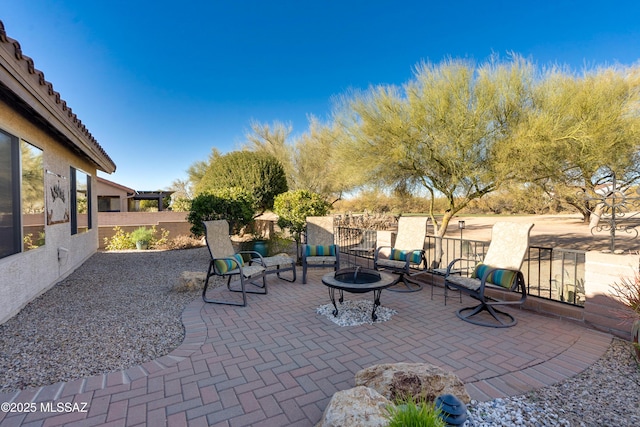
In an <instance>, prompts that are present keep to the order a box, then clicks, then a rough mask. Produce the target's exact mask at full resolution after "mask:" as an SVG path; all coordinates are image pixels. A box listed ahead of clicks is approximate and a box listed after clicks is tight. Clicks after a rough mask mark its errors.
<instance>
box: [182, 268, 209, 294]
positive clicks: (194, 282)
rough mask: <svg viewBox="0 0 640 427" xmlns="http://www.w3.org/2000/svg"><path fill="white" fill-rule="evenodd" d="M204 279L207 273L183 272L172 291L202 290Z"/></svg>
mask: <svg viewBox="0 0 640 427" xmlns="http://www.w3.org/2000/svg"><path fill="white" fill-rule="evenodd" d="M206 278H207V273H205V272H202V271H183V272H182V274H181V275H180V279H178V283H177V284H176V286H175V288H174V290H175V291H177V292H187V291H199V290H202V289H203V288H204V281H205V280H206Z"/></svg>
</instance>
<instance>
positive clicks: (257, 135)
mask: <svg viewBox="0 0 640 427" xmlns="http://www.w3.org/2000/svg"><path fill="white" fill-rule="evenodd" d="M250 126H251V132H249V133H247V135H246V138H247V141H248V143H247V146H246V148H247V149H248V150H250V151H255V152H258V153H267V154H270V155H272V156H273V157H275V158H276V159H277V160H278V161H279V162H280V164H281V165H282V167H283V168H284V171H285V174H286V176H287V186H288V187H289V188H294V187H295V181H296V178H295V175H296V174H295V169H294V166H293V157H294V147H293V146H292V145H290V144H289V143H288V142H287V140H288V139H289V136H290V135H291V132H292V131H293V127H292V126H291V123H282V122H278V121H276V122H274V123H273V124H272V125H268V124H265V123H258V122H256V121H252V122H251V124H250Z"/></svg>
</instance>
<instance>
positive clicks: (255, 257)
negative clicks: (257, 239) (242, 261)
mask: <svg viewBox="0 0 640 427" xmlns="http://www.w3.org/2000/svg"><path fill="white" fill-rule="evenodd" d="M237 253H239V254H250V255H251V256H250V257H249V261H247V262H249V263H251V262H258V263H260V264H262V265H264V258H263V257H262V254H261V253H260V252H257V251H238V252H237ZM243 258H244V257H243Z"/></svg>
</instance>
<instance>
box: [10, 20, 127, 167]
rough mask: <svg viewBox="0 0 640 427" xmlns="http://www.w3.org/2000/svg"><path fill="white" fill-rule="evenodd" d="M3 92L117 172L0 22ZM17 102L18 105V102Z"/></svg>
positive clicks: (80, 150) (82, 151)
mask: <svg viewBox="0 0 640 427" xmlns="http://www.w3.org/2000/svg"><path fill="white" fill-rule="evenodd" d="M0 95H4V96H5V97H8V98H9V99H10V100H11V101H13V102H12V105H16V106H17V107H20V109H21V110H22V111H23V112H25V113H26V114H28V115H29V116H30V117H32V118H34V119H36V120H37V121H38V122H40V123H41V124H43V125H44V126H45V127H46V128H47V129H48V130H49V131H50V132H52V133H53V134H55V135H56V136H57V137H58V138H60V139H62V140H63V141H65V142H67V145H69V146H70V148H72V149H74V150H75V151H77V152H78V153H79V154H81V155H83V156H84V157H86V158H88V159H89V160H90V161H92V162H93V163H94V164H95V165H96V166H97V168H98V169H99V170H102V171H103V172H107V173H113V172H115V170H116V165H115V163H114V162H113V160H112V159H111V158H110V157H109V155H108V154H107V153H106V151H105V150H104V149H103V148H102V147H101V146H100V144H99V143H98V141H96V139H95V138H94V137H93V135H91V132H89V130H88V129H87V127H86V126H85V125H84V124H83V123H82V121H80V119H78V116H77V115H76V114H75V113H73V111H72V110H71V108H70V107H68V106H67V103H66V101H64V100H63V99H61V98H60V93H58V92H56V91H55V90H54V89H53V85H52V84H51V83H50V82H48V81H47V80H45V77H44V73H43V72H42V71H40V70H38V69H36V68H35V66H34V63H33V59H31V58H30V57H28V56H26V55H24V54H23V53H22V48H21V47H20V43H18V41H16V40H14V39H12V38H10V37H8V36H7V33H6V31H5V27H4V23H3V22H2V21H0ZM14 103H15V104H14Z"/></svg>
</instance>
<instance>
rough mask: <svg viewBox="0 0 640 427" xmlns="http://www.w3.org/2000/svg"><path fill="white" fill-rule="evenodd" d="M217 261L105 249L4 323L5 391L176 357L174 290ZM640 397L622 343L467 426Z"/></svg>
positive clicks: (619, 409) (581, 410)
mask: <svg viewBox="0 0 640 427" xmlns="http://www.w3.org/2000/svg"><path fill="white" fill-rule="evenodd" d="M208 261H209V254H208V251H207V249H206V247H202V248H196V249H188V250H177V251H140V252H137V251H136V252H99V253H96V254H95V255H93V256H92V257H91V258H90V259H89V260H88V261H87V262H85V263H84V264H83V265H82V267H80V268H79V269H77V270H76V271H75V272H74V273H72V274H71V275H70V276H69V277H67V278H66V279H64V280H62V281H61V282H60V283H58V284H57V285H56V286H54V287H53V288H52V289H50V290H49V291H47V292H46V293H45V294H43V295H42V296H40V297H39V298H37V299H35V300H34V301H32V302H31V303H29V304H28V305H27V306H26V307H25V308H24V309H23V310H22V311H21V312H20V313H19V314H18V315H16V316H15V317H13V318H12V319H10V320H9V321H7V322H6V323H4V324H2V325H0V392H3V393H4V392H11V391H15V390H20V389H25V388H31V387H39V386H43V385H48V384H53V383H56V382H59V381H69V380H72V379H76V378H80V377H86V376H91V375H95V374H99V373H105V372H112V371H118V370H122V369H125V368H128V367H131V366H135V365H137V364H140V363H143V362H146V361H149V360H152V359H155V358H158V357H160V356H162V355H165V354H167V353H169V352H170V351H171V350H173V349H174V348H176V347H177V346H178V345H179V344H180V343H181V342H182V340H183V337H184V330H183V327H182V323H181V321H180V316H181V313H182V311H183V309H184V307H185V305H186V304H188V303H189V302H191V301H193V300H194V299H195V298H199V296H200V292H199V291H190V292H176V291H174V290H173V288H174V286H175V285H176V283H177V282H178V278H179V277H180V274H181V273H182V272H183V271H204V270H205V269H206V266H207V264H208ZM330 308H332V307H330ZM362 312H363V313H364V314H363V316H366V315H368V316H370V311H369V310H368V309H367V310H362ZM365 320H370V319H365ZM639 403H640V370H639V367H638V363H637V361H636V360H635V358H634V356H633V355H632V350H631V344H630V343H628V342H625V341H622V340H618V339H614V341H613V343H612V345H611V346H610V348H609V350H608V351H607V353H606V354H605V355H604V356H603V358H602V359H600V360H599V361H598V362H597V363H595V364H594V365H593V366H591V367H589V368H588V369H587V370H585V371H584V372H583V373H581V374H579V375H577V376H575V377H573V378H569V379H567V380H565V381H563V382H561V383H558V384H555V385H554V386H551V387H546V388H544V389H540V390H536V391H535V392H532V393H529V394H527V395H524V396H516V397H511V398H508V399H496V400H493V401H491V402H484V403H479V402H472V404H471V405H470V406H469V409H470V414H471V416H472V422H471V423H469V424H468V425H472V426H478V427H479V426H514V425H519V426H613V425H615V426H637V425H640V404H639Z"/></svg>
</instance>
